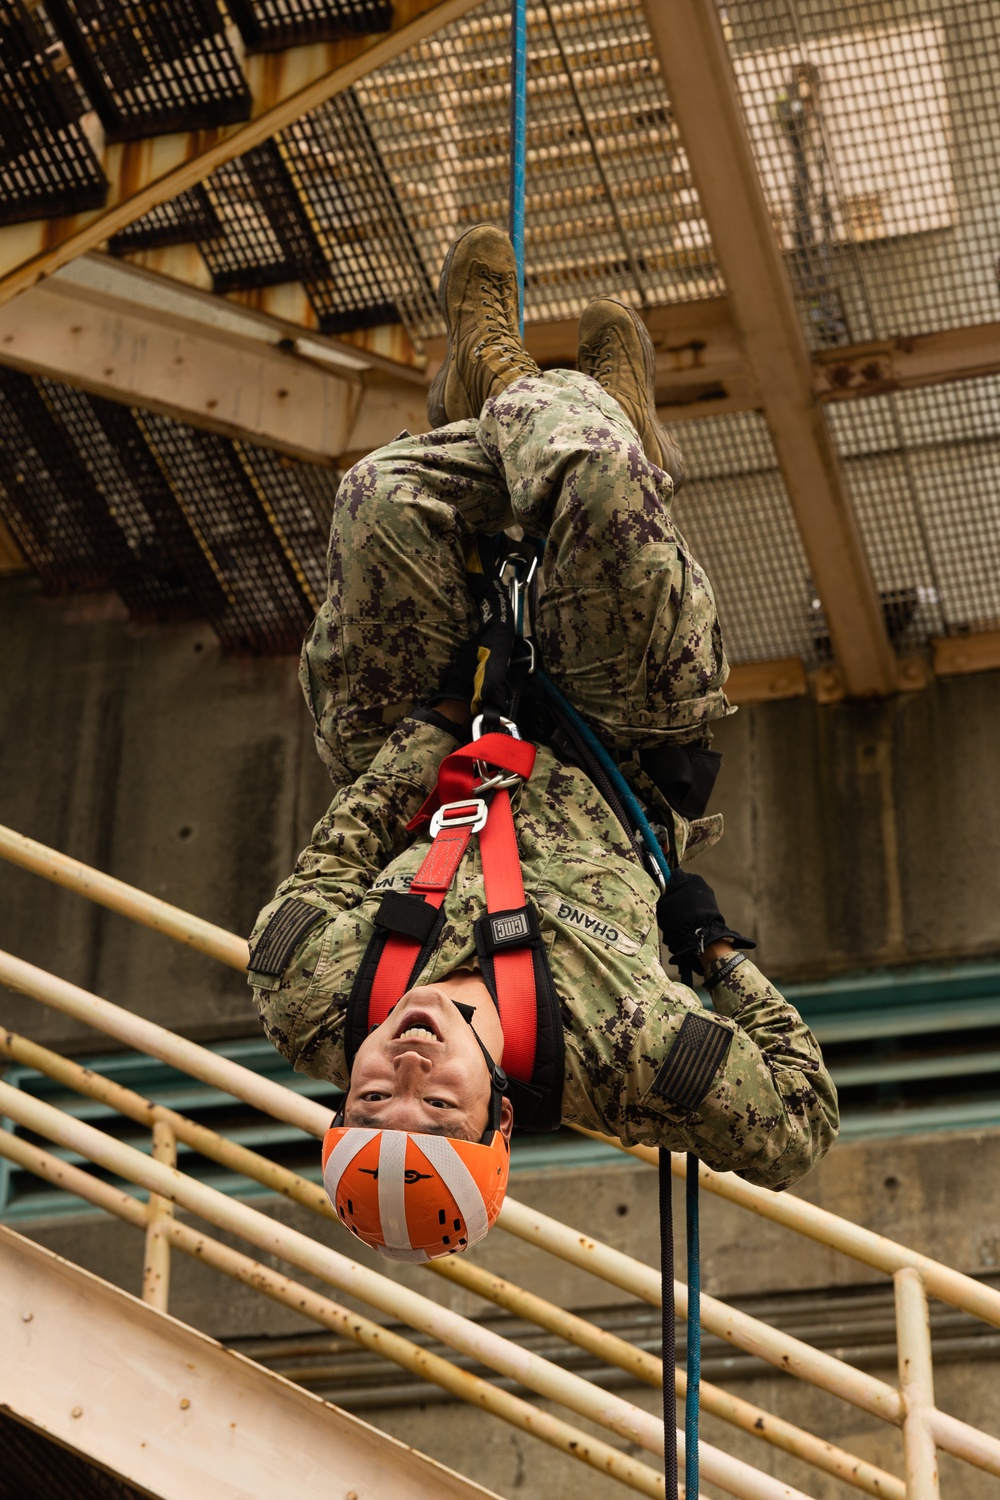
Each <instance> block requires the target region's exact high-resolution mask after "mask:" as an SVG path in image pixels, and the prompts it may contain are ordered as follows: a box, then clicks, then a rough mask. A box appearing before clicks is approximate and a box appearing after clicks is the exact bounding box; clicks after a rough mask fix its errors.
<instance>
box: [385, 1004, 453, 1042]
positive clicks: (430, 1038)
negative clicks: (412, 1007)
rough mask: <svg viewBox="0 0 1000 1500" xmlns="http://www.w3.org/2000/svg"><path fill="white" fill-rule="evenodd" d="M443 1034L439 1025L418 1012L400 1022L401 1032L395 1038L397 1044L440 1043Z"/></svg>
mask: <svg viewBox="0 0 1000 1500" xmlns="http://www.w3.org/2000/svg"><path fill="white" fill-rule="evenodd" d="M440 1040H441V1033H440V1031H439V1030H438V1026H437V1023H436V1022H435V1021H433V1020H432V1019H431V1017H430V1016H428V1015H425V1014H424V1013H423V1012H422V1011H416V1012H415V1013H411V1014H410V1015H408V1016H407V1017H406V1019H405V1020H404V1021H401V1022H400V1026H399V1030H398V1031H397V1032H396V1035H395V1036H394V1037H393V1041H395V1042H439V1041H440Z"/></svg>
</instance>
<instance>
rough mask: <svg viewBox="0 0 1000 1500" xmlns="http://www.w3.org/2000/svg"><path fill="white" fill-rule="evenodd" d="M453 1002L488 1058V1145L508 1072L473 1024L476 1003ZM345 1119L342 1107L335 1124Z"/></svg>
mask: <svg viewBox="0 0 1000 1500" xmlns="http://www.w3.org/2000/svg"><path fill="white" fill-rule="evenodd" d="M451 1003H452V1005H453V1006H454V1007H455V1009H456V1010H457V1011H458V1013H459V1015H460V1016H461V1017H462V1020H463V1021H466V1022H468V1025H469V1028H470V1030H471V1032H472V1035H473V1036H474V1037H475V1039H476V1043H477V1045H478V1047H479V1050H480V1052H481V1053H482V1054H483V1056H484V1057H485V1059H486V1071H487V1072H488V1073H489V1075H490V1108H489V1113H488V1114H487V1116H486V1129H485V1130H484V1131H483V1134H482V1136H481V1137H480V1141H479V1144H480V1145H481V1146H488V1145H489V1143H490V1141H491V1140H492V1139H493V1135H494V1132H495V1131H497V1130H499V1129H500V1106H501V1101H502V1100H503V1096H504V1094H506V1092H507V1074H506V1073H505V1072H504V1070H503V1068H501V1066H500V1064H499V1063H496V1062H494V1061H493V1059H492V1057H491V1056H490V1054H489V1053H488V1052H487V1050H486V1043H485V1042H484V1041H483V1039H482V1037H481V1036H480V1035H479V1032H478V1031H477V1030H476V1028H475V1027H474V1026H473V1024H472V1022H473V1020H474V1018H475V1014H476V1007H475V1006H474V1005H463V1004H462V1002H461V1001H460V1000H452V1002H451ZM398 1004H399V1001H398V1000H397V1001H396V1005H398ZM396 1005H394V1006H393V1007H392V1009H391V1010H390V1011H389V1015H390V1016H391V1015H392V1012H393V1011H394V1010H395V1009H396ZM386 1019H388V1017H386ZM377 1030H378V1023H377V1022H376V1024H375V1025H374V1026H369V1028H368V1035H369V1036H370V1035H371V1033H372V1032H373V1031H377ZM343 1119H344V1111H343V1109H341V1110H339V1111H338V1113H337V1115H336V1116H335V1118H334V1124H335V1125H336V1124H342V1123H343Z"/></svg>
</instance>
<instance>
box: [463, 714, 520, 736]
mask: <svg viewBox="0 0 1000 1500" xmlns="http://www.w3.org/2000/svg"><path fill="white" fill-rule="evenodd" d="M485 717H486V715H485V714H476V717H475V718H474V719H473V721H472V738H473V741H475V740H478V739H480V738H481V737H482V733H483V720H484V719H485ZM500 723H501V724H502V725H503V727H504V729H506V731H507V733H508V734H509V735H510V737H511V739H512V740H519V739H520V738H521V731H520V730H519V729H518V727H517V725H516V724H515V723H514V720H513V719H505V718H504V717H503V715H502V714H501V716H500Z"/></svg>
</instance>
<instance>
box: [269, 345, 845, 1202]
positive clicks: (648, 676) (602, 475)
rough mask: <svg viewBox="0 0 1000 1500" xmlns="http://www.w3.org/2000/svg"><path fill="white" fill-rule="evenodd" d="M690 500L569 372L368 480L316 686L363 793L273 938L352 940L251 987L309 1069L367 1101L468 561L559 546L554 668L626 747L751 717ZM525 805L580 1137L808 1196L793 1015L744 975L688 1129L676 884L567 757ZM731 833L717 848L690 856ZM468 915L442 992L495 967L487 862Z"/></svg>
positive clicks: (476, 864) (465, 885)
mask: <svg viewBox="0 0 1000 1500" xmlns="http://www.w3.org/2000/svg"><path fill="white" fill-rule="evenodd" d="M670 498H671V485H670V480H669V478H668V477H667V476H666V475H665V474H664V473H663V472H662V471H660V470H659V469H656V468H655V467H654V466H653V465H651V464H650V463H648V461H647V460H646V459H645V457H644V455H643V453H642V450H641V447H639V445H638V442H637V438H636V434H635V432H634V430H633V429H632V428H631V426H630V425H629V424H628V422H627V421H626V420H625V418H624V416H623V414H622V412H621V410H620V408H619V407H618V406H617V404H616V403H615V402H614V401H613V400H612V399H611V398H610V397H609V396H607V395H606V394H605V393H604V392H603V391H602V390H601V389H600V387H598V386H597V385H596V383H595V382H593V381H591V380H589V379H588V378H586V377H584V376H580V375H576V374H567V373H563V372H560V373H557V374H556V373H550V374H548V375H545V376H541V377H538V378H526V379H522V380H518V381H517V382H515V383H514V384H513V385H511V386H510V387H508V388H507V390H506V391H505V392H504V393H503V394H502V395H501V396H500V397H497V398H494V399H493V400H492V401H490V402H488V403H487V405H486V407H485V408H484V412H483V416H482V418H481V420H480V422H479V423H478V424H476V423H473V422H463V423H456V424H453V425H452V426H451V427H448V428H444V429H442V430H440V431H438V432H435V433H432V434H430V435H428V436H426V437H421V438H409V437H405V438H402V439H400V440H399V441H397V442H396V443H393V444H390V445H389V447H387V448H385V449H382V450H381V451H380V452H379V453H377V454H375V455H373V456H372V457H371V458H369V459H367V460H365V461H363V462H362V463H360V464H358V465H357V466H356V467H355V468H354V469H352V470H351V471H350V473H349V474H348V475H347V476H346V477H345V479H344V481H343V484H342V486H341V489H340V492H339V495H338V499H337V504H336V508H335V514H334V518H333V531H332V537H331V551H330V591H329V598H328V600H327V602H326V604H325V605H324V607H323V609H322V610H321V611H320V614H319V617H318V618H317V621H316V623H315V625H314V627H313V629H312V631H311V632H310V634H309V636H308V638H307V640H306V643H305V647H304V650H303V662H302V675H303V685H304V687H305V690H306V696H307V699H308V701H309V703H310V706H311V708H312V710H313V714H314V717H315V722H316V736H317V744H318V746H319V749H320V753H321V755H322V756H323V758H324V760H325V761H326V763H327V765H328V766H329V767H330V769H331V772H332V774H333V776H334V779H335V780H337V781H340V782H341V783H346V784H344V785H342V786H341V789H340V790H339V792H338V793H337V795H336V796H335V798H334V801H333V803H332V805H331V807H330V809H329V811H328V812H327V814H326V816H325V817H324V818H323V819H322V820H321V821H320V823H319V824H318V825H317V827H316V829H315V830H314V833H313V838H312V842H311V843H310V845H309V847H308V848H307V849H306V850H305V851H304V852H303V854H302V855H301V856H300V858H299V861H298V863H297V865H296V868H295V871H294V873H293V874H292V875H291V877H290V878H289V879H288V880H286V881H285V882H284V883H283V884H282V885H281V887H279V890H278V892H277V894H276V896H275V898H274V900H273V901H272V902H271V903H269V905H268V906H267V907H265V909H264V910H263V912H261V915H260V917H259V919H258V922H257V926H256V928H255V930H254V934H253V937H252V939H251V943H253V942H254V941H256V939H257V938H258V937H259V935H260V933H261V932H262V931H263V928H264V926H265V925H266V923H267V921H268V919H269V918H270V916H271V915H272V914H273V913H274V912H275V911H276V910H277V909H278V907H279V906H280V905H281V903H282V901H283V900H285V899H287V898H288V897H291V896H295V897H297V898H299V899H301V900H304V901H306V902H309V903H311V904H313V905H315V906H316V907H317V908H319V909H320V910H321V911H322V912H324V913H325V914H326V916H327V920H326V921H325V922H320V923H319V924H318V925H316V926H314V927H313V928H312V929H311V930H310V931H309V933H308V934H307V935H306V937H305V938H304V939H303V941H302V942H301V943H300V945H299V946H298V948H297V949H296V950H295V951H294V952H293V953H292V955H291V957H290V960H289V962H288V965H287V967H286V969H285V972H284V973H283V974H282V975H281V976H280V977H276V978H270V977H268V976H264V975H260V974H254V973H253V972H251V975H250V982H251V984H252V985H253V987H254V996H255V1000H256V1002H257V1005H258V1008H259V1010H260V1014H261V1018H262V1020H263V1022H264V1026H265V1030H266V1031H267V1034H268V1036H269V1037H270V1038H271V1040H272V1041H273V1042H274V1044H275V1046H276V1047H277V1048H278V1050H279V1051H281V1052H282V1053H283V1054H284V1056H285V1057H287V1058H288V1059H289V1061H290V1062H292V1063H293V1064H294V1066H295V1067H296V1068H298V1069H300V1070H301V1071H303V1072H306V1073H309V1074H311V1075H313V1076H316V1077H321V1078H328V1079H330V1080H332V1081H333V1082H335V1083H338V1084H339V1085H340V1086H341V1087H346V1086H347V1082H348V1079H347V1074H346V1066H345V1058H344V1049H343V1025H344V1009H345V1006H346V1003H347V999H348V996H349V994H350V990H351V986H352V984H353V981H354V976H355V973H356V971H357V968H358V965H359V964H360V962H361V959H362V957H363V955H364V952H365V950H366V948H367V946H368V942H369V939H370V938H371V936H372V933H373V931H374V927H373V917H374V914H375V911H376V910H377V908H378V905H379V903H380V901H381V899H382V896H383V894H384V892H385V891H386V890H389V889H395V890H402V891H405V890H406V889H408V887H409V883H410V881H411V880H412V878H413V876H414V874H415V873H416V871H417V869H418V868H419V866H420V864H421V863H422V861H423V858H424V856H425V854H426V851H427V847H428V838H427V836H426V834H425V835H422V836H420V837H418V838H417V839H416V841H415V842H411V836H410V835H409V834H408V833H407V832H406V824H407V823H408V821H409V820H410V819H411V818H412V817H413V816H414V814H415V813H416V812H417V810H418V809H419V808H420V806H421V804H422V803H423V801H424V799H425V798H426V796H427V795H428V793H429V792H430V791H431V790H432V789H433V786H434V784H435V782H436V779H437V769H438V766H439V764H440V762H441V760H442V759H443V758H444V757H445V755H447V754H448V753H449V752H450V751H451V750H452V749H454V748H455V741H454V740H453V739H452V737H451V736H450V735H449V734H448V733H447V732H446V731H444V730H442V729H439V728H436V727H435V726H433V725H429V724H423V723H419V722H417V721H414V720H411V719H407V718H406V717H405V716H406V714H407V711H408V709H409V708H410V707H411V706H412V705H413V703H414V702H415V701H419V700H420V699H421V698H424V697H426V696H427V695H429V694H430V693H431V692H433V690H434V689H435V687H436V686H437V683H438V680H439V677H440V673H441V671H442V669H443V668H444V666H445V665H446V663H447V662H448V661H449V660H450V659H451V657H452V656H453V655H454V653H455V651H456V650H457V649H458V647H459V646H460V645H461V644H462V642H463V641H465V640H466V639H467V638H468V637H469V636H470V635H471V634H472V633H473V631H474V628H475V623H476V622H475V616H474V614H473V610H472V605H471V600H470V598H469V595H468V590H467V587H466V583H465V573H464V568H465V562H464V557H465V546H466V543H467V542H468V540H469V539H470V538H471V537H472V536H473V535H474V534H475V532H476V531H478V530H482V531H486V532H496V531H497V530H500V529H503V528H504V527H506V526H509V525H511V524H513V523H517V524H520V525H522V526H524V527H525V529H526V530H527V531H529V532H531V533H532V534H534V535H542V534H545V533H547V535H548V545H547V547H546V553H545V559H544V571H543V592H542V598H541V604H540V610H539V619H538V621H537V626H536V630H537V634H538V636H539V638H540V641H541V644H542V650H543V654H544V660H545V664H546V668H547V670H548V671H549V672H550V673H551V675H552V677H553V678H554V679H555V680H556V682H557V683H558V684H559V686H560V687H561V688H562V689H563V691H564V692H566V693H567V694H568V695H569V696H570V697H571V698H572V699H573V701H574V702H575V703H576V705H577V706H578V707H579V708H581V709H582V710H583V711H584V712H586V713H587V715H588V717H590V719H591V720H592V721H593V722H594V723H595V724H596V725H597V726H598V728H599V730H600V731H601V732H602V734H603V735H604V737H605V738H606V740H607V741H609V742H611V743H613V744H615V745H616V746H618V747H619V749H620V750H622V751H628V750H630V749H636V748H640V747H643V746H647V745H650V746H651V745H656V744H659V743H662V742H663V741H664V740H669V739H674V740H677V741H692V740H699V741H704V739H705V738H706V730H707V725H708V724H709V722H710V721H711V720H712V719H714V718H717V717H719V716H720V715H722V714H724V713H726V712H727V711H728V705H727V703H726V700H725V697H724V694H723V691H722V688H723V683H724V681H725V677H726V674H727V670H728V669H727V666H726V661H725V656H724V653H723V650H722V644H721V638H720V634H719V628H718V622H717V619H716V614H715V605H714V600H713V598H712V593H711V589H710V587H709V585H708V582H707V580H706V579H705V576H704V574H703V573H702V571H701V569H700V568H699V567H698V565H697V564H696V563H695V562H694V560H693V559H692V558H691V557H690V554H689V553H688V551H687V549H686V547H685V545H684V543H683V541H682V539H681V538H680V537H679V536H678V535H677V533H676V532H675V530H674V528H673V526H672V524H671V522H670V518H669V502H670ZM641 790H642V791H643V792H644V794H645V795H646V796H647V797H648V798H649V800H652V801H655V799H656V794H655V792H654V790H653V788H652V787H651V786H645V787H642V788H641ZM513 806H514V814H515V821H516V826H517V833H518V842H519V846H520V851H521V859H522V867H523V878H524V887H525V891H526V894H527V897H528V899H529V900H530V901H531V902H533V904H534V905H535V907H536V908H537V910H538V915H539V921H540V925H541V929H542V932H543V933H544V935H545V938H546V942H547V944H548V957H549V965H550V968H551V971H552V976H553V980H554V982H555V987H556V990H557V993H558V994H559V996H560V1001H561V1006H562V1016H563V1025H564V1030H565V1036H566V1075H565V1083H564V1090H563V1118H564V1120H566V1121H567V1122H571V1123H579V1124H582V1125H586V1126H588V1127H589V1128H591V1129H595V1130H600V1131H605V1132H607V1133H609V1134H611V1135H613V1136H617V1137H618V1138H620V1139H621V1140H622V1141H624V1142H626V1143H627V1144H645V1145H653V1146H661V1145H664V1146H670V1147H671V1148H672V1149H674V1150H693V1151H696V1152H697V1153H698V1155H699V1156H700V1157H701V1158H702V1160H704V1161H705V1162H707V1163H708V1164H709V1165H710V1166H713V1167H715V1168H717V1169H719V1170H738V1171H740V1172H741V1173H743V1174H744V1175H745V1176H746V1177H747V1178H748V1179H749V1180H750V1181H751V1182H754V1183H758V1184H760V1185H763V1186H767V1187H784V1186H787V1185H788V1184H789V1183H791V1182H794V1181H795V1180H796V1179H797V1178H799V1177H800V1176H802V1174H803V1173H804V1172H806V1171H808V1169H809V1168H810V1167H811V1166H812V1165H813V1164H814V1163H815V1162H816V1161H817V1160H818V1159H819V1158H820V1156H822V1154H823V1152H824V1151H825V1150H826V1149H827V1148H828V1146H829V1145H830V1144H831V1142H832V1140H833V1139H834V1137H835V1134H836V1129H837V1105H836V1093H835V1090H834V1087H833V1084H832V1082H831V1080H830V1077H829V1074H828V1073H827V1072H826V1069H825V1068H824V1066H823V1061H822V1057H821V1054H820V1050H819V1047H818V1045H817V1043H816V1041H815V1039H814V1038H813V1037H812V1035H811V1033H810V1032H809V1030H808V1028H807V1027H806V1026H805V1025H804V1023H803V1022H802V1021H801V1019H800V1018H799V1016H798V1014H797V1013H796V1011H795V1010H794V1008H793V1007H792V1006H791V1005H789V1004H788V1003H787V1002H786V1001H785V1000H783V999H782V997H781V996H780V995H779V994H778V992H777V991H776V990H775V989H774V988H773V987H772V986H771V985H770V984H769V983H768V982H767V980H766V979H764V977H763V976H762V975H761V974H760V973H759V972H758V971H757V970H756V969H755V968H754V966H753V965H752V964H751V963H749V962H745V963H743V964H741V965H740V966H739V967H738V969H736V970H735V972H734V974H733V975H732V977H731V979H730V980H728V981H726V982H724V984H723V985H721V986H719V987H717V989H716V990H715V992H714V997H713V999H714V1006H715V1011H716V1020H715V1022H714V1024H716V1025H718V1026H721V1027H725V1028H726V1029H727V1030H728V1031H730V1032H731V1033H732V1041H731V1044H730V1046H729V1049H728V1052H727V1054H726V1056H725V1058H724V1060H723V1062H722V1064H721V1066H720V1067H719V1069H718V1071H717V1073H716V1075H715V1076H714V1078H713V1079H712V1081H711V1084H710V1086H709V1090H708V1093H707V1095H706V1097H705V1098H704V1100H703V1101H702V1102H701V1104H700V1105H699V1107H698V1108H697V1109H696V1110H684V1109H679V1108H677V1107H676V1106H674V1105H671V1104H670V1103H669V1102H668V1101H667V1100H666V1099H664V1098H663V1097H662V1096H661V1095H660V1094H659V1093H658V1092H657V1091H656V1089H654V1087H653V1084H654V1080H655V1079H656V1076H657V1073H658V1072H659V1070H660V1068H661V1066H662V1065H663V1063H664V1061H665V1060H666V1059H667V1058H668V1057H669V1055H670V1051H671V1047H672V1045H673V1043H674V1041H675V1039H676V1037H677V1034H678V1032H679V1030H680V1028H681V1025H682V1023H683V1021H684V1019H685V1017H686V1016H688V1015H690V1014H692V1013H697V1014H700V1015H705V1014H706V1012H705V1011H703V1010H702V1008H701V1005H700V1001H699V999H698V997H697V996H696V995H695V994H694V993H693V992H692V991H691V990H689V989H687V988H686V987H685V986H683V985H681V984H678V983H675V982H673V981H671V980H670V979H669V978H668V977H667V975H666V973H665V972H664V969H663V967H662V964H661V958H660V948H659V934H658V930H657V926H656V919H655V904H656V897H657V888H656V885H655V884H654V881H653V880H652V878H651V877H650V876H649V875H648V874H647V873H646V872H645V870H643V869H642V868H641V867H640V866H639V865H637V863H636V862H635V858H634V855H633V853H632V850H631V847H630V845H629V844H628V842H627V840H626V838H625V836H624V834H623V832H622V829H621V827H620V826H619V824H618V822H617V820H616V819H615V818H614V816H613V815H612V813H611V812H610V810H609V809H608V807H607V805H606V804H605V802H604V800H603V799H602V798H601V796H600V795H599V794H598V792H597V791H596V790H595V788H594V787H593V785H592V783H591V782H590V781H589V780H588V779H587V777H585V776H584V775H583V773H582V772H580V771H578V770H576V769H575V768H573V767H571V766H567V765H565V764H563V763H561V762H560V761H559V760H558V759H557V757H556V756H555V755H554V754H553V753H552V751H551V750H549V749H547V748H546V747H544V746H543V747H540V748H539V752H538V757H537V760H536V763H535V770H534V772H533V774H532V776H531V779H530V781H528V782H527V783H526V784H525V785H524V786H523V787H522V788H521V789H520V790H519V791H518V792H517V793H516V794H515V796H514V801H513ZM664 809H665V804H663V805H662V807H660V809H659V811H660V815H661V816H662V815H663V813H664ZM712 824H713V820H711V819H705V820H702V824H701V825H692V830H693V833H694V837H693V838H691V839H690V840H689V846H690V844H693V843H694V842H695V841H696V839H697V838H699V837H700V838H702V839H704V837H705V835H706V834H707V833H710V832H711V831H713V830H712ZM685 831H686V830H685ZM444 910H445V918H446V920H445V925H444V929H443V932H442V937H441V942H440V946H439V947H438V949H437V952H436V953H435V954H434V956H433V958H432V959H431V961H430V963H429V964H428V966H427V968H426V970H425V971H424V973H423V974H422V975H421V976H420V979H421V980H422V981H423V982H432V981H434V980H436V979H440V978H442V977H444V976H445V975H447V974H449V973H450V972H451V971H452V970H453V969H455V968H456V967H458V966H459V965H462V964H468V963H469V962H470V961H471V960H473V959H474V952H475V950H474V944H473V938H472V927H473V923H474V922H475V920H476V919H477V918H478V917H480V916H481V915H482V914H483V913H484V911H485V892H484V889H483V881H482V868H481V863H480V859H479V854H478V849H477V848H476V841H475V840H473V841H472V844H471V845H470V849H469V851H468V852H467V854H466V856H465V859H464V860H463V863H462V865H461V867H460V868H459V871H458V873H457V875H456V877H455V880H454V882H453V883H452V887H451V889H450V890H449V892H448V894H447V897H446V900H445V903H444Z"/></svg>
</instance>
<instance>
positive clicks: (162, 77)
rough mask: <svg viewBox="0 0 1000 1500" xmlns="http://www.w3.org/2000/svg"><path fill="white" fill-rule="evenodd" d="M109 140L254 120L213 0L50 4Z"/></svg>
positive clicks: (92, 0) (99, 0)
mask: <svg viewBox="0 0 1000 1500" xmlns="http://www.w3.org/2000/svg"><path fill="white" fill-rule="evenodd" d="M48 3H49V8H50V10H51V13H52V17H53V20H54V22H55V24H56V26H57V27H58V29H59V33H60V35H61V36H62V39H63V41H64V42H65V43H66V47H67V50H68V51H69V53H70V56H71V57H72V60H73V64H74V67H75V68H76V71H77V73H78V75H79V78H80V82H81V83H82V85H83V87H84V88H85V89H86V91H87V93H88V95H89V97H90V99H91V101H92V103H93V105H94V108H95V109H96V110H97V113H98V115H99V116H100V119H101V123H102V124H103V126H104V129H105V131H106V132H107V135H108V138H109V139H110V140H132V139H135V138H136V137H141V136H148V135H159V134H162V133H164V132H166V131H170V130H203V129H209V128H211V127H212V126H215V125H229V124H232V123H233V122H234V121H236V120H246V119H248V118H249V115H250V90H249V88H248V87H247V83H246V79H245V78H244V77H243V73H242V72H241V70H240V65H239V62H238V60H237V57H236V54H235V52H234V51H233V46H232V42H231V40H230V38H229V37H227V35H226V32H225V27H224V24H223V16H222V11H221V10H220V8H219V6H218V5H217V4H216V3H215V0H144V3H143V4H142V5H135V4H133V3H130V0H48Z"/></svg>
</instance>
